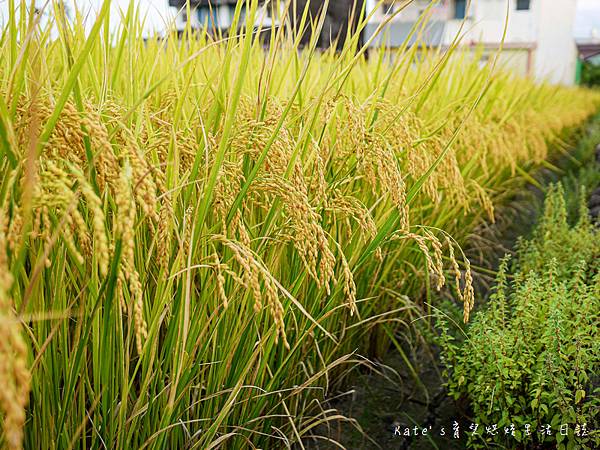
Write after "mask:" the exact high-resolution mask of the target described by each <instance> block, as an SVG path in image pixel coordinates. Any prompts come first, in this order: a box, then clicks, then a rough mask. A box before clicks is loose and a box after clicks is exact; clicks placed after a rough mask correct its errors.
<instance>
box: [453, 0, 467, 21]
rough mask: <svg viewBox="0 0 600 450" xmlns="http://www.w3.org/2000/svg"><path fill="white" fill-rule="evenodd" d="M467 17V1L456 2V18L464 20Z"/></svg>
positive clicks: (459, 0) (457, 0) (458, 0)
mask: <svg viewBox="0 0 600 450" xmlns="http://www.w3.org/2000/svg"><path fill="white" fill-rule="evenodd" d="M466 15H467V0H456V1H455V2H454V18H455V19H464V18H465V17H466Z"/></svg>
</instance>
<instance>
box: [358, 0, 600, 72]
mask: <svg viewBox="0 0 600 450" xmlns="http://www.w3.org/2000/svg"><path fill="white" fill-rule="evenodd" d="M598 1H600V0H598ZM389 3H392V2H389ZM403 3H404V0H398V1H396V3H395V4H396V5H401V4H403ZM430 3H431V2H430V1H427V0H415V1H414V2H413V3H411V4H410V5H408V6H407V7H406V9H404V10H403V11H402V12H400V13H399V14H398V16H397V17H395V18H394V19H393V21H392V22H391V23H390V25H389V26H390V27H393V26H394V23H397V22H405V23H412V24H414V23H415V22H416V21H417V20H418V18H419V16H420V15H421V13H422V12H423V11H425V10H426V9H427V5H428V4H430ZM576 3H577V0H531V1H530V8H529V10H524V11H517V0H473V1H472V2H471V6H470V9H469V11H468V13H467V19H466V20H458V19H454V12H455V1H454V0H440V1H439V2H438V3H437V5H436V6H435V7H432V8H430V10H429V11H430V20H432V21H438V22H444V23H445V26H444V35H443V38H442V45H443V46H446V47H447V46H449V45H451V43H452V42H453V41H454V40H455V38H456V36H457V35H459V33H460V36H461V40H460V45H463V46H469V47H476V46H478V45H484V46H485V47H488V48H490V49H491V48H498V47H499V44H500V43H501V42H502V38H503V33H504V28H505V23H506V20H507V14H508V27H507V32H506V37H505V39H504V47H505V49H506V52H507V53H506V55H504V54H503V55H502V56H501V59H503V60H504V59H513V60H515V61H519V62H515V63H513V64H510V65H511V66H513V67H514V69H515V70H516V71H517V72H518V73H520V74H528V75H532V76H535V77H536V79H538V80H548V81H550V82H552V83H557V84H573V83H574V82H575V72H576V62H577V50H576V45H575V40H574V38H573V26H574V21H575V12H576ZM375 5H376V1H375V0H368V1H367V7H368V8H369V9H372V8H374V7H375ZM397 8H398V6H396V7H395V9H396V10H397ZM386 17H387V18H389V15H387V16H386V14H385V12H384V11H383V10H381V9H380V10H378V11H376V12H375V14H374V16H373V19H372V20H373V22H376V23H380V22H382V21H383V20H385V19H386ZM425 44H429V43H427V42H426V43H425ZM517 51H519V52H518V54H519V56H518V57H515V54H516V52H517ZM509 56H510V58H509Z"/></svg>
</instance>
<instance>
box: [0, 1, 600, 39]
mask: <svg viewBox="0 0 600 450" xmlns="http://www.w3.org/2000/svg"><path fill="white" fill-rule="evenodd" d="M18 1H19V0H17V2H18ZM50 1H51V0H50ZM545 1H546V2H547V3H550V4H551V1H550V0H545ZM573 1H575V0H573ZM577 1H578V3H577V5H578V7H577V18H576V21H575V26H574V35H575V37H576V38H578V39H586V38H591V37H592V35H593V34H595V35H596V36H597V37H598V38H599V39H600V0H577ZM37 2H38V3H39V4H43V3H44V0H37ZM67 2H68V3H76V4H77V5H78V6H79V7H80V8H84V9H89V8H90V7H92V8H97V7H98V5H99V4H101V3H102V0H67ZM138 3H139V4H140V5H141V11H142V12H143V13H145V14H147V16H146V17H147V19H146V32H147V33H151V32H152V31H160V30H161V29H163V28H164V23H165V20H167V21H168V20H169V19H170V18H172V17H173V14H174V12H175V10H174V8H170V7H169V6H168V3H169V2H168V0H138ZM128 4H129V0H113V17H118V16H119V14H118V10H119V8H127V5H128ZM7 5H8V0H0V23H3V22H4V20H5V18H6V17H7ZM594 29H595V30H596V32H595V33H594V31H593V30H594Z"/></svg>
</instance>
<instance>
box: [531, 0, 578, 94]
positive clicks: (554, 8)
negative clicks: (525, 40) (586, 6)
mask: <svg viewBox="0 0 600 450" xmlns="http://www.w3.org/2000/svg"><path fill="white" fill-rule="evenodd" d="M541 1H542V3H543V5H544V7H543V8H541V9H540V11H539V12H538V14H539V19H538V20H539V30H538V33H539V34H538V39H537V50H536V54H535V74H536V77H537V78H538V79H547V80H548V81H550V82H552V83H557V84H566V85H571V84H574V83H575V72H576V67H577V46H576V45H575V39H573V27H574V22H575V12H576V7H577V5H576V3H577V2H576V0H541Z"/></svg>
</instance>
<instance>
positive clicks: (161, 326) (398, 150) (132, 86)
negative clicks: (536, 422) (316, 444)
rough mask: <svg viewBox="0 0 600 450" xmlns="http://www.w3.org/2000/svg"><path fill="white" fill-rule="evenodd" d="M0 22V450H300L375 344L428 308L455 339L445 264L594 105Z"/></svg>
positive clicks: (316, 61)
mask: <svg viewBox="0 0 600 450" xmlns="http://www.w3.org/2000/svg"><path fill="white" fill-rule="evenodd" d="M8 3H9V8H10V10H11V13H10V14H9V20H8V22H7V24H6V26H5V28H4V29H3V30H2V31H1V33H0V59H1V60H2V61H3V63H2V64H1V65H0V92H1V94H2V95H0V323H1V328H0V333H1V334H2V336H1V337H0V385H1V388H0V411H1V413H0V417H1V419H0V420H1V421H2V425H3V432H2V437H0V443H1V444H2V445H4V446H6V447H7V448H20V447H21V446H25V447H27V448H101V447H107V448H217V447H219V448H254V447H255V448H285V447H288V448H289V447H291V446H292V445H296V444H298V443H301V442H302V441H303V440H306V439H307V438H308V437H310V436H312V435H314V434H316V433H317V430H319V427H320V426H321V425H323V424H326V423H327V422H328V421H330V420H334V419H337V417H336V412H335V411H333V410H330V409H328V408H327V407H325V406H324V405H323V400H324V399H326V398H327V397H328V396H329V394H330V391H329V390H330V389H331V387H332V386H333V385H334V383H335V382H336V381H337V380H340V379H342V377H343V375H344V374H345V373H347V371H348V370H350V369H351V368H353V367H355V366H356V365H357V364H361V363H362V362H363V360H362V359H361V358H359V356H358V355H359V354H369V355H376V354H378V353H380V352H382V351H384V350H385V348H386V345H387V344H386V339H385V335H384V334H382V333H381V328H380V325H381V324H382V323H388V324H391V326H392V327H400V326H402V325H403V324H404V323H406V322H408V321H410V320H412V319H413V318H415V317H418V316H420V315H422V314H423V312H422V311H423V310H422V305H420V304H419V302H420V300H422V298H423V293H424V292H426V291H429V290H430V289H441V288H443V287H444V286H445V285H447V284H448V283H449V284H450V285H451V287H450V289H453V291H454V292H455V294H456V298H457V300H458V301H462V302H463V305H464V318H465V320H467V319H468V317H469V313H470V311H471V309H472V307H473V299H474V292H473V288H472V283H471V281H472V274H471V268H470V264H469V262H468V260H466V258H464V256H463V255H462V252H461V250H460V244H462V243H463V242H464V240H465V238H466V236H467V235H468V233H469V232H470V231H471V230H472V229H473V227H474V225H475V224H477V223H480V222H481V221H482V220H493V218H494V202H495V200H496V199H497V198H498V197H499V196H500V195H501V194H502V190H503V189H504V188H505V186H506V183H507V182H508V181H509V180H511V179H513V178H514V177H515V176H517V175H519V176H524V175H526V174H527V171H528V170H529V169H530V168H531V167H534V166H535V165H536V164H539V163H541V162H542V161H544V159H545V158H546V157H547V156H548V153H549V151H550V149H558V148H564V145H565V144H564V142H563V140H564V139H565V138H567V137H568V136H569V135H570V133H572V132H573V131H574V130H576V129H577V128H578V127H579V126H581V125H582V124H583V123H584V121H585V120H586V118H587V117H588V116H590V115H591V114H592V113H593V112H594V111H595V110H596V108H597V107H598V105H599V104H600V103H599V101H600V98H599V96H598V95H597V94H594V93H591V92H588V91H584V90H579V89H570V88H562V87H553V86H549V85H544V84H541V85H537V84H534V83H533V82H532V81H530V80H528V79H522V78H517V77H515V76H513V75H510V74H509V73H507V72H503V71H502V70H500V68H498V67H495V66H494V63H493V60H492V61H491V62H490V63H489V65H486V66H485V67H481V66H480V64H479V62H478V61H477V58H472V57H471V55H469V54H465V53H462V52H461V51H460V50H459V49H458V48H456V49H455V48H453V49H451V50H450V51H448V52H437V51H430V50H424V49H419V48H418V47H416V46H414V47H411V48H404V49H399V50H398V51H396V52H387V51H383V50H382V51H370V52H369V54H368V55H367V54H366V51H365V48H364V47H361V46H360V43H359V39H358V34H357V35H352V36H350V37H349V38H348V39H347V40H346V43H345V45H344V47H343V49H341V50H340V51H337V52H335V51H333V50H331V51H324V52H318V51H317V50H316V48H315V47H316V40H315V39H312V41H311V42H310V43H309V44H308V45H307V46H305V47H304V48H302V49H301V48H299V44H298V42H299V39H296V38H294V34H293V33H291V34H290V33H288V32H286V30H285V29H284V28H283V27H282V28H281V29H279V30H278V31H277V32H274V33H271V35H270V37H269V39H270V41H269V42H268V44H269V45H268V46H265V40H264V38H262V37H261V35H262V33H261V30H255V29H251V28H250V27H247V29H244V28H243V27H242V28H241V30H240V33H239V34H236V35H231V36H228V37H219V38H217V39H214V38H211V37H209V36H208V34H206V33H203V32H195V31H193V30H191V29H188V30H186V31H185V32H184V34H183V36H180V38H178V37H177V36H176V35H175V34H173V35H169V36H168V37H167V38H163V39H142V31H141V26H140V18H139V16H138V11H137V10H136V8H135V7H134V6H133V5H132V6H130V7H129V9H128V10H126V11H123V12H122V14H123V17H122V24H121V25H120V26H119V27H117V28H115V27H113V25H112V23H111V20H112V19H111V16H110V15H109V10H110V2H108V1H106V2H104V3H103V6H102V7H101V9H100V11H99V13H98V16H97V18H96V19H95V21H94V22H93V24H92V25H88V26H86V25H84V22H83V17H81V16H78V17H76V19H75V20H74V21H72V22H71V21H68V20H66V18H65V17H64V12H63V11H62V10H61V9H60V8H59V7H56V6H55V10H54V14H55V16H54V18H55V20H54V22H53V23H54V24H53V26H51V27H42V26H41V25H40V24H39V17H38V16H37V15H35V14H34V13H29V14H19V13H18V11H17V10H18V7H19V5H18V4H17V5H15V3H18V2H15V1H12V0H11V1H9V2H8ZM24 5H25V2H22V3H21V5H20V7H21V11H25V8H24ZM256 10H257V2H256V1H251V2H249V8H248V13H247V14H248V15H249V17H250V18H252V15H253V14H255V13H256ZM239 17H240V7H238V9H237V11H236V16H235V20H234V25H235V24H237V22H239ZM322 20H323V17H322V16H321V17H317V18H314V22H313V23H312V24H311V23H309V22H310V21H309V18H308V16H307V15H305V16H304V20H303V22H302V23H300V24H299V26H300V27H301V28H302V27H308V26H319V23H318V22H319V21H322ZM248 23H252V20H249V21H248ZM234 28H235V27H234ZM288 31H289V30H288Z"/></svg>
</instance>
